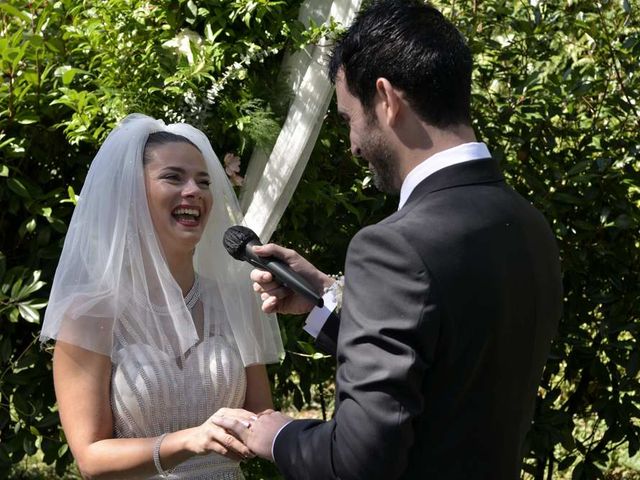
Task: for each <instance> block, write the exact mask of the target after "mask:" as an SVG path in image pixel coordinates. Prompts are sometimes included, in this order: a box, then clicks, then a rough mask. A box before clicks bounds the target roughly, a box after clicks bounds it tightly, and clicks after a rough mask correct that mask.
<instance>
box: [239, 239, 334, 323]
mask: <svg viewBox="0 0 640 480" xmlns="http://www.w3.org/2000/svg"><path fill="white" fill-rule="evenodd" d="M253 251H254V252H255V253H256V254H257V255H259V256H261V257H269V256H273V257H276V258H278V259H280V260H282V261H283V262H285V263H286V264H287V265H289V267H291V269H292V270H294V271H295V272H296V273H299V274H300V275H302V276H303V277H304V278H305V280H307V281H308V282H309V284H310V285H311V286H312V287H314V289H315V290H316V292H317V293H318V294H320V295H322V293H323V291H324V289H325V288H326V287H328V286H330V285H331V284H332V283H333V282H334V280H333V279H332V278H331V277H329V276H328V275H325V274H324V273H322V272H321V271H320V270H318V269H317V268H316V267H314V266H313V265H312V264H311V263H310V262H309V261H307V259H305V258H304V257H303V256H301V255H300V254H299V253H298V252H296V251H295V250H291V249H289V248H284V247H281V246H280V245H276V244H274V243H268V244H266V245H262V246H259V247H258V246H256V247H253ZM251 280H253V282H254V284H253V289H254V290H255V291H256V292H258V293H259V294H260V298H261V299H262V310H263V311H264V312H266V313H273V312H278V313H293V314H302V313H308V312H309V311H311V309H312V308H313V303H311V302H310V301H309V300H307V299H306V298H304V297H303V296H302V295H298V294H297V293H295V292H294V291H293V290H291V289H289V288H287V287H284V286H282V285H281V284H280V283H278V282H277V281H276V280H275V279H274V278H273V275H271V273H269V272H266V271H264V270H259V269H255V270H253V271H252V272H251Z"/></svg>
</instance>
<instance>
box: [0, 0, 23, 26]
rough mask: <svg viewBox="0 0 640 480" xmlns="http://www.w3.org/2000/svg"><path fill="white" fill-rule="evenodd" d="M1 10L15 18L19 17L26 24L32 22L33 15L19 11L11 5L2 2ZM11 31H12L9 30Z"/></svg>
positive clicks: (0, 4)
mask: <svg viewBox="0 0 640 480" xmlns="http://www.w3.org/2000/svg"><path fill="white" fill-rule="evenodd" d="M0 10H4V11H5V12H7V13H8V14H9V15H13V16H14V17H18V18H20V19H21V20H24V21H25V22H31V15H29V13H28V12H25V11H22V10H18V9H17V8H16V7H13V6H12V5H10V4H9V3H5V2H2V3H0ZM9 31H11V30H9Z"/></svg>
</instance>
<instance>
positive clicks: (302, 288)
mask: <svg viewBox="0 0 640 480" xmlns="http://www.w3.org/2000/svg"><path fill="white" fill-rule="evenodd" d="M222 242H223V244H224V248H225V249H226V250H227V252H229V255H231V256H232V257H233V258H235V259H236V260H241V261H245V262H249V263H250V264H251V265H253V266H254V267H257V268H260V269H262V270H266V271H267V272H270V273H271V275H273V276H274V278H275V279H276V280H277V281H278V282H280V283H281V284H282V285H284V286H285V287H288V288H290V289H291V290H293V291H294V292H296V293H298V294H300V295H302V296H303V297H305V298H306V299H307V300H309V301H310V302H312V303H313V304H314V305H316V306H318V307H322V306H323V305H324V301H323V300H322V297H321V296H320V295H318V294H317V293H316V292H315V291H314V290H313V288H312V287H311V285H309V283H308V282H307V281H306V280H305V279H304V278H303V277H302V276H300V274H298V273H296V272H294V271H293V270H291V267H289V265H287V264H286V263H284V262H283V261H282V260H279V259H277V258H275V257H273V256H271V257H260V256H258V255H256V254H255V253H254V252H253V247H256V246H260V245H262V243H261V242H260V239H259V238H258V235H256V233H255V232H254V231H253V230H251V229H250V228H247V227H243V226H242V225H234V226H233V227H229V228H227V231H226V232H224V238H223V240H222Z"/></svg>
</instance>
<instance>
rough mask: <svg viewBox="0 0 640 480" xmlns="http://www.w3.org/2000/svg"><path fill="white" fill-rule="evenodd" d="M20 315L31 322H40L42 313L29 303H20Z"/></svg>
mask: <svg viewBox="0 0 640 480" xmlns="http://www.w3.org/2000/svg"><path fill="white" fill-rule="evenodd" d="M18 310H19V311H20V316H21V317H22V318H24V319H25V320H26V321H27V322H29V323H40V314H39V313H38V311H37V310H36V309H35V308H33V307H32V306H31V305H29V304H28V303H19V304H18Z"/></svg>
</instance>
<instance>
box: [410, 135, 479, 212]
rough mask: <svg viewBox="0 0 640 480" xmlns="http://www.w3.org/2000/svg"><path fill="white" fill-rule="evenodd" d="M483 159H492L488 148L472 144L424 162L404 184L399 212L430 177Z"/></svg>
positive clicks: (445, 151) (460, 146) (452, 149)
mask: <svg viewBox="0 0 640 480" xmlns="http://www.w3.org/2000/svg"><path fill="white" fill-rule="evenodd" d="M482 158H491V153H490V152H489V149H488V148H487V146H486V145H485V144H484V143H481V142H471V143H463V144H462V145H457V146H455V147H453V148H448V149H447V150H443V151H441V152H438V153H436V154H435V155H432V156H430V157H429V158H427V159H425V160H423V161H422V162H420V163H419V164H418V165H416V166H415V167H414V168H413V170H411V171H410V172H409V174H408V175H407V176H406V177H405V179H404V181H403V182H402V187H401V188H400V205H398V210H400V209H401V208H402V207H403V206H404V204H405V203H406V202H407V200H408V199H409V196H410V195H411V192H413V189H414V188H416V187H417V186H418V184H419V183H420V182H422V181H423V180H424V179H425V178H427V177H428V176H429V175H432V174H433V173H435V172H437V171H438V170H442V169H443V168H446V167H450V166H451V165H456V164H458V163H463V162H468V161H471V160H480V159H482Z"/></svg>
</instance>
